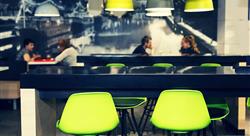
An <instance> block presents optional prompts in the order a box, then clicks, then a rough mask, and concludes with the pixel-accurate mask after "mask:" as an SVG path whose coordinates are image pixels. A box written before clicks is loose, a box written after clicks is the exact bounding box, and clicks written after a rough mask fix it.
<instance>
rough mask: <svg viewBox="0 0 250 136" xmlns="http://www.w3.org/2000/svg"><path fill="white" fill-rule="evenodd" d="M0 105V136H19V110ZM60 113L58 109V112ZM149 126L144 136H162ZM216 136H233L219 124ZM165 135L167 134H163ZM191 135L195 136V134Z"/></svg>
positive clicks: (248, 131) (248, 122)
mask: <svg viewBox="0 0 250 136" xmlns="http://www.w3.org/2000/svg"><path fill="white" fill-rule="evenodd" d="M1 103H5V105H4V106H2V105H0V136H20V112H19V110H16V111H13V110H12V109H11V103H10V102H6V101H1ZM142 110H143V109H142V108H140V109H136V115H137V116H138V117H139V115H140V114H141V113H142ZM58 112H60V109H59V111H58ZM245 123H246V126H249V129H247V135H249V136H250V112H249V113H248V116H247V121H246V122H245ZM151 130H152V129H151V125H150V124H148V125H147V131H146V132H145V133H144V136H163V135H164V134H163V131H162V130H157V131H156V132H157V133H156V134H153V133H152V131H151ZM217 130H218V134H219V135H220V136H233V134H232V133H231V132H230V130H225V128H224V126H222V125H221V123H220V122H219V123H218V127H217ZM165 135H167V134H165ZM193 135H196V134H195V133H194V134H193ZM56 136H68V135H65V134H62V133H60V132H59V131H58V132H57V135H56ZM130 136H136V134H133V133H132V132H131V133H130Z"/></svg>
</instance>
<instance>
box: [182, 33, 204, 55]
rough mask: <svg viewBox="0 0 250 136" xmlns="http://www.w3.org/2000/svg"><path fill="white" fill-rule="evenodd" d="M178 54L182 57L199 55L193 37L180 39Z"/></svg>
mask: <svg viewBox="0 0 250 136" xmlns="http://www.w3.org/2000/svg"><path fill="white" fill-rule="evenodd" d="M180 53H181V55H182V56H196V55H199V54H200V50H199V49H198V47H197V44H196V42H195V37H194V36H193V35H188V36H185V37H184V38H183V39H182V41H181V49H180Z"/></svg>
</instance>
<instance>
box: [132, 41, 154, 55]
mask: <svg viewBox="0 0 250 136" xmlns="http://www.w3.org/2000/svg"><path fill="white" fill-rule="evenodd" d="M151 52H152V37H151V36H144V37H143V38H142V40H141V44H140V45H139V46H137V47H136V48H135V50H134V51H133V54H135V55H141V56H151Z"/></svg>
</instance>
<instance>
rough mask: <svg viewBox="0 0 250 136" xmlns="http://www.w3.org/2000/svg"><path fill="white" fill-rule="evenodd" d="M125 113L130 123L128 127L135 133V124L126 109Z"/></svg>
mask: <svg viewBox="0 0 250 136" xmlns="http://www.w3.org/2000/svg"><path fill="white" fill-rule="evenodd" d="M126 112H127V113H126V115H127V118H128V121H129V124H130V128H132V131H133V132H134V134H135V133H136V126H135V124H134V123H133V121H132V119H131V117H130V115H129V113H128V111H127V110H126Z"/></svg>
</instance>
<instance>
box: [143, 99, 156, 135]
mask: <svg viewBox="0 0 250 136" xmlns="http://www.w3.org/2000/svg"><path fill="white" fill-rule="evenodd" d="M153 106H154V101H152V102H151V104H150V106H149V109H152V107H153ZM146 114H147V116H146V119H145V122H144V124H143V126H142V128H141V132H142V133H143V132H144V129H145V127H146V124H147V122H148V119H149V117H150V114H151V111H150V110H149V111H148V113H147V112H146Z"/></svg>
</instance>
